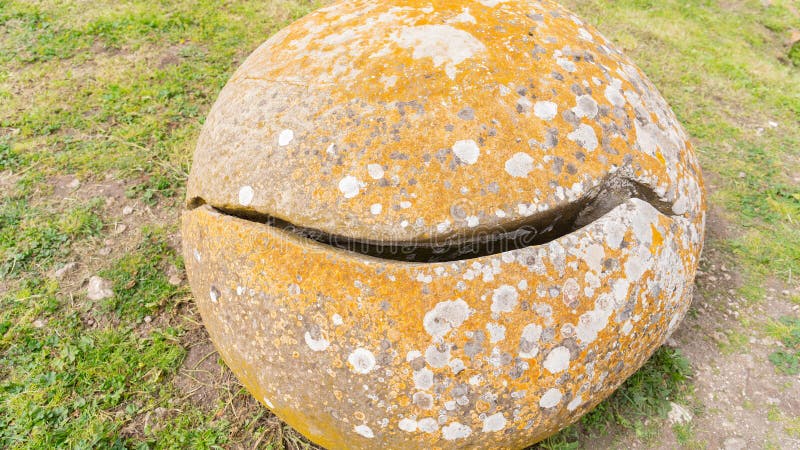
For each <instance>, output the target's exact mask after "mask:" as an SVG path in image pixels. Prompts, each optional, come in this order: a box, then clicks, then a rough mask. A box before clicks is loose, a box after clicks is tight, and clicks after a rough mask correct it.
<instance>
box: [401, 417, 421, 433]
mask: <svg viewBox="0 0 800 450" xmlns="http://www.w3.org/2000/svg"><path fill="white" fill-rule="evenodd" d="M397 428H400V429H401V430H403V431H407V432H409V433H413V432H415V431H417V421H416V420H414V419H409V418H405V419H401V420H400V423H398V424H397Z"/></svg>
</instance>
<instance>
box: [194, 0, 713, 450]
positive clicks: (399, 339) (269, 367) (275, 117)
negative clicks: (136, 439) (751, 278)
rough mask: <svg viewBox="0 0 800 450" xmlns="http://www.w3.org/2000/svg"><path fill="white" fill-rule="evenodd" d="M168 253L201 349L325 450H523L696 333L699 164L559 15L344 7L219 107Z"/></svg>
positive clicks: (584, 35) (659, 105) (497, 9)
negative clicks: (181, 270)
mask: <svg viewBox="0 0 800 450" xmlns="http://www.w3.org/2000/svg"><path fill="white" fill-rule="evenodd" d="M188 206H189V209H188V211H186V212H185V213H184V216H183V227H182V236H183V243H184V253H185V256H186V266H187V273H188V275H189V277H188V278H189V282H190V285H191V287H192V291H193V292H194V294H195V297H196V299H197V303H198V307H199V309H200V312H201V314H202V316H203V319H204V322H205V324H206V327H207V328H208V331H209V333H210V335H211V338H212V340H213V341H214V343H215V345H216V346H217V348H218V349H219V351H220V354H221V355H222V356H223V358H224V359H225V361H226V362H227V364H228V365H229V366H230V367H231V369H232V370H233V371H234V373H236V374H237V376H238V377H239V378H240V379H241V381H242V382H243V384H244V385H245V386H246V387H247V388H248V389H249V390H250V392H252V393H253V395H255V396H256V397H257V398H258V399H259V400H261V401H262V402H264V404H265V405H267V406H268V407H269V408H270V409H271V410H273V411H274V412H275V413H276V414H277V415H278V416H280V417H281V418H283V419H284V420H286V421H287V422H288V423H289V424H290V425H292V426H293V427H295V428H296V429H298V430H299V431H300V432H302V433H303V434H305V435H306V436H308V437H309V438H310V439H312V440H314V441H315V442H318V443H320V444H321V445H324V446H326V447H331V448H409V447H419V448H431V447H439V448H460V447H465V446H466V447H470V448H498V447H504V448H509V447H510V448H515V447H517V448H519V447H524V446H526V445H529V444H531V443H533V442H536V441H537V440H540V439H542V438H544V437H546V436H548V435H550V434H552V433H554V432H556V431H557V430H559V429H560V428H562V427H564V426H566V425H567V424H569V423H571V422H572V421H574V420H576V419H577V418H578V417H580V415H581V414H583V413H585V412H586V411H588V410H589V409H591V408H592V407H593V406H594V405H596V404H597V403H598V402H600V401H601V400H602V399H603V398H605V397H606V396H608V395H609V394H610V393H611V392H613V390H614V389H616V388H617V387H618V386H619V385H620V384H621V383H622V382H623V381H624V380H625V379H626V378H627V377H628V376H629V375H630V374H631V373H633V372H634V371H635V370H636V369H637V368H638V367H640V366H641V364H642V363H643V362H644V361H645V360H646V359H647V358H648V357H649V356H650V355H651V354H652V352H653V351H654V350H655V349H656V348H657V347H658V346H659V345H661V344H662V343H663V342H664V340H665V339H666V337H667V336H668V335H669V334H670V333H671V331H672V330H673V329H674V328H675V326H676V325H677V323H678V322H679V321H680V320H681V318H682V317H683V315H684V314H685V312H686V310H687V308H688V306H689V302H690V300H691V290H692V280H693V278H694V274H695V270H696V268H697V260H698V256H699V253H700V250H701V247H702V237H703V228H704V206H705V205H704V200H703V196H702V181H701V178H700V172H699V166H698V165H697V161H696V159H695V156H694V154H693V152H692V149H691V147H690V144H689V142H688V140H687V137H686V135H685V133H684V131H683V130H682V129H681V128H680V125H679V124H678V122H677V120H676V118H675V116H674V114H673V113H672V111H671V110H670V109H669V107H668V106H667V105H666V103H665V102H664V100H663V99H662V98H661V96H660V95H659V94H658V92H657V91H656V89H655V88H654V87H653V86H652V84H651V83H650V82H649V81H648V80H647V79H646V78H645V77H644V75H643V74H642V73H641V72H640V71H639V70H638V69H637V68H636V67H634V66H633V64H632V63H631V62H630V61H629V60H628V59H627V58H625V57H624V56H623V55H622V54H620V53H619V52H618V51H617V50H616V49H615V48H614V46H613V45H612V44H611V43H610V42H608V41H607V40H606V39H605V38H604V37H603V36H602V35H600V34H599V33H598V32H597V31H596V30H594V29H593V28H592V27H591V26H589V25H587V24H585V23H583V22H582V21H581V20H580V19H578V18H577V17H575V16H574V15H572V14H571V13H569V12H568V11H566V10H564V9H563V8H561V7H560V6H559V5H557V4H555V3H553V2H547V1H545V2H532V1H521V0H506V1H503V0H480V1H466V2H463V1H462V2H449V1H442V2H433V3H427V2H418V1H393V2H377V1H349V2H338V3H335V4H334V5H332V6H330V7H328V8H324V9H321V10H319V11H317V12H315V13H312V14H311V15H309V16H307V17H305V18H303V19H301V20H300V21H298V22H296V23H295V24H293V25H291V26H289V27H288V28H286V29H284V30H283V31H281V32H280V33H278V34H276V35H275V36H273V37H272V38H270V39H269V40H268V41H267V42H266V43H265V44H264V45H262V46H261V47H259V49H257V50H256V51H255V52H254V53H253V54H252V55H251V56H250V57H249V58H248V59H247V61H245V63H244V64H243V66H242V67H241V68H240V69H239V70H238V71H237V72H236V74H234V76H233V78H232V79H231V81H230V82H229V83H228V85H227V86H226V87H225V88H224V89H223V91H222V92H221V93H220V97H219V100H218V101H217V103H216V104H215V106H214V107H213V109H212V111H211V113H210V114H209V117H208V119H207V121H206V123H205V126H204V129H203V132H202V134H201V137H200V139H199V142H198V147H197V151H196V153H195V159H194V165H193V167H192V172H191V175H190V178H189V185H188Z"/></svg>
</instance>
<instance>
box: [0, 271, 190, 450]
mask: <svg viewBox="0 0 800 450" xmlns="http://www.w3.org/2000/svg"><path fill="white" fill-rule="evenodd" d="M56 292H57V286H56V285H55V284H53V283H52V282H45V281H30V280H29V281H27V282H25V283H24V286H23V288H22V289H20V290H18V291H16V292H15V293H13V294H11V295H6V296H5V297H3V298H2V299H0V317H1V319H0V324H2V328H0V331H3V333H2V336H1V337H0V349H1V350H2V353H0V373H1V374H2V377H0V378H1V379H2V381H0V398H2V401H0V447H3V448H30V449H35V448H100V447H102V448H111V447H113V446H114V445H116V444H117V443H118V430H119V428H120V427H121V426H122V425H123V424H124V423H125V422H126V421H127V420H130V419H131V418H132V413H133V412H134V411H133V410H134V409H139V408H146V407H150V406H152V405H153V404H154V403H156V402H158V401H159V399H162V400H163V398H164V397H165V396H166V395H168V394H169V387H168V385H165V384H164V381H165V379H167V378H168V377H169V376H170V375H171V374H173V373H174V372H175V370H176V369H177V367H178V365H179V364H180V362H181V360H182V358H183V355H184V350H183V348H181V347H180V345H178V344H177V333H178V331H177V330H174V329H164V330H158V331H155V332H153V333H151V334H150V335H149V336H147V337H139V336H137V334H136V333H133V332H132V331H131V329H130V328H128V327H121V328H107V329H87V328H85V327H84V325H83V323H82V322H81V320H80V318H79V316H78V314H77V313H75V312H72V311H70V310H69V309H68V307H67V305H66V303H65V302H64V299H61V298H59V296H58V295H57V294H56ZM34 319H36V320H34ZM126 405H127V406H126ZM131 405H138V406H136V407H132V406H131Z"/></svg>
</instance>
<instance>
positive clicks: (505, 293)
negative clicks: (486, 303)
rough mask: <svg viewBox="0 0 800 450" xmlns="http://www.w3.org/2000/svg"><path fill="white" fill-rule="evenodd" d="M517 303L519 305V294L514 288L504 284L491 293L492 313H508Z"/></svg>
mask: <svg viewBox="0 0 800 450" xmlns="http://www.w3.org/2000/svg"><path fill="white" fill-rule="evenodd" d="M517 303H519V293H518V292H517V289H516V288H515V287H514V286H511V285H509V284H504V285H502V286H500V287H499V288H497V289H495V290H494V292H493V293H492V306H491V310H492V312H493V313H509V312H511V311H513V310H514V308H515V307H516V306H517Z"/></svg>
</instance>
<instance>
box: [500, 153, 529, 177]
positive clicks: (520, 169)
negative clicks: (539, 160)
mask: <svg viewBox="0 0 800 450" xmlns="http://www.w3.org/2000/svg"><path fill="white" fill-rule="evenodd" d="M505 169H506V172H507V173H508V174H509V175H511V176H512V177H517V178H524V177H527V176H528V174H529V173H530V172H531V171H532V170H533V158H532V157H531V156H530V155H529V154H527V153H523V152H518V153H514V155H512V156H511V158H509V159H508V160H507V161H506V164H505Z"/></svg>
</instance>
